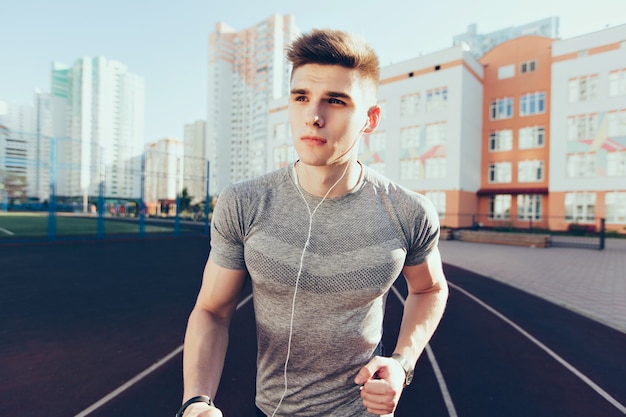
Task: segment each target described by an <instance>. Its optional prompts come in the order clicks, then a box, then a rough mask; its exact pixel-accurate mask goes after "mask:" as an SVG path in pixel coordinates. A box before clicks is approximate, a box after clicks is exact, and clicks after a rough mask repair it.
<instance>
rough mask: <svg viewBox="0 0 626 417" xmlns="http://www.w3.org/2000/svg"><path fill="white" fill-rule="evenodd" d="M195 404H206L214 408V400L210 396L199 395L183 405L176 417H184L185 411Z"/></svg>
mask: <svg viewBox="0 0 626 417" xmlns="http://www.w3.org/2000/svg"><path fill="white" fill-rule="evenodd" d="M195 403H205V404H208V405H209V406H213V400H212V399H211V397H209V396H208V395H198V396H196V397H191V398H190V399H188V400H187V401H185V402H184V403H183V405H181V406H180V409H179V410H178V413H176V416H175V417H183V414H185V410H186V409H187V407H189V406H190V405H191V404H195Z"/></svg>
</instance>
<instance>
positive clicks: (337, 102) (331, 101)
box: [328, 98, 344, 104]
mask: <svg viewBox="0 0 626 417" xmlns="http://www.w3.org/2000/svg"><path fill="white" fill-rule="evenodd" d="M328 102H329V103H331V104H344V102H343V101H341V100H339V99H337V98H330V99H328Z"/></svg>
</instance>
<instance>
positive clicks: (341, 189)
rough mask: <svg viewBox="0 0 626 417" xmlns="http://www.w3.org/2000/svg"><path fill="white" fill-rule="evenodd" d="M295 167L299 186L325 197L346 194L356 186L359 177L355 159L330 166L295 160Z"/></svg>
mask: <svg viewBox="0 0 626 417" xmlns="http://www.w3.org/2000/svg"><path fill="white" fill-rule="evenodd" d="M295 169H296V175H297V179H296V180H297V181H298V184H299V186H300V188H302V189H303V190H304V191H306V192H307V193H309V194H312V195H315V196H318V197H324V196H326V198H334V197H340V196H342V195H345V194H347V193H348V192H350V191H351V190H352V189H353V188H354V187H356V185H357V184H358V182H359V179H360V177H361V164H360V163H359V162H357V161H356V160H350V161H348V162H346V163H345V164H342V165H332V166H313V165H306V164H304V163H302V162H301V161H297V162H296V164H295ZM333 186H334V187H333ZM331 187H332V190H330V189H331ZM328 190H330V192H328ZM326 193H328V195H326Z"/></svg>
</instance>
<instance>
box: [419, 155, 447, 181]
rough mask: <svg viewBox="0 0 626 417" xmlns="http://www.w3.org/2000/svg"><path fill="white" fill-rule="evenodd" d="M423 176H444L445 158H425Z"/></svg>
mask: <svg viewBox="0 0 626 417" xmlns="http://www.w3.org/2000/svg"><path fill="white" fill-rule="evenodd" d="M424 165H425V166H424V168H425V169H424V177H425V178H445V177H446V158H445V157H434V158H427V159H426V160H425V161H424Z"/></svg>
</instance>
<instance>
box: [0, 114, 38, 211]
mask: <svg viewBox="0 0 626 417" xmlns="http://www.w3.org/2000/svg"><path fill="white" fill-rule="evenodd" d="M1 107H2V109H0V125H2V126H3V134H1V135H0V177H1V178H2V182H3V183H4V192H5V193H6V197H7V199H8V201H10V202H11V203H13V204H23V203H26V199H27V198H28V195H29V193H28V185H29V181H28V180H29V175H28V174H29V172H28V166H29V165H31V164H32V163H33V162H34V160H33V159H32V158H33V147H32V144H33V143H34V132H35V126H34V121H35V118H34V113H33V106H31V105H23V104H16V103H3V104H2V106H1Z"/></svg>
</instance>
